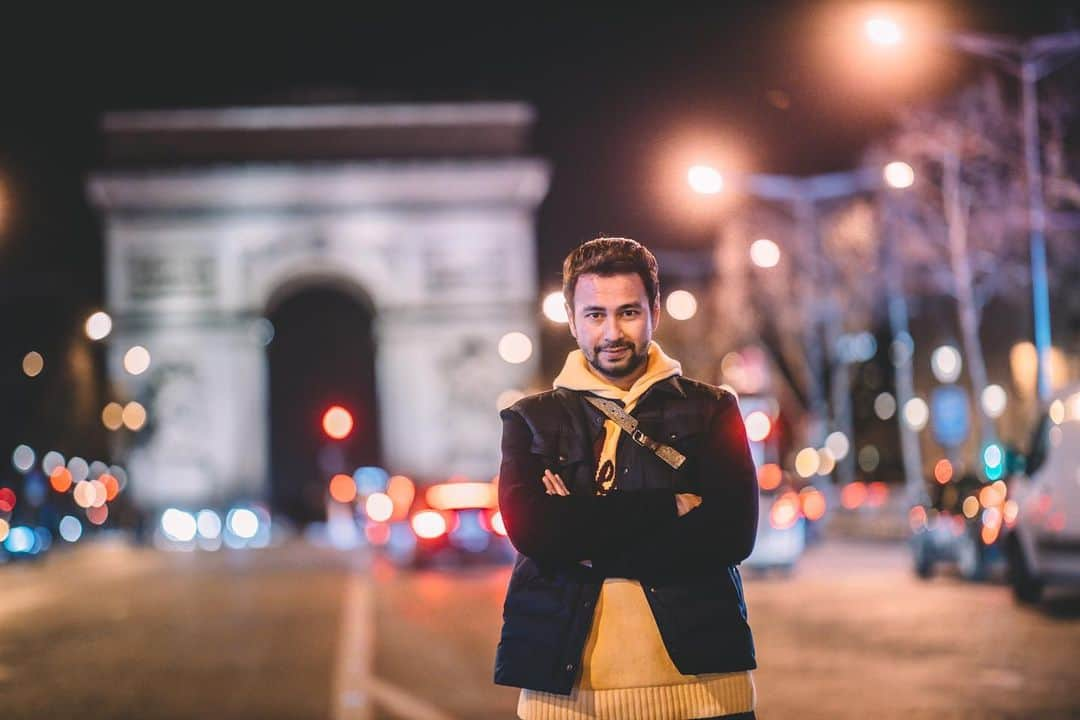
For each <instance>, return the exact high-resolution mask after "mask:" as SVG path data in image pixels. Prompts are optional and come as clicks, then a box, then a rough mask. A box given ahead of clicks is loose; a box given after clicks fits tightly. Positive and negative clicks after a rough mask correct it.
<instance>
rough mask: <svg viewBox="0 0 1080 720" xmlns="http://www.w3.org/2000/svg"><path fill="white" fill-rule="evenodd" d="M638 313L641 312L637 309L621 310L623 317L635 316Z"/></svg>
mask: <svg viewBox="0 0 1080 720" xmlns="http://www.w3.org/2000/svg"><path fill="white" fill-rule="evenodd" d="M640 314H641V312H640V311H639V310H623V315H624V316H625V317H637V316H638V315H640Z"/></svg>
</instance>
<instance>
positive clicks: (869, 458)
mask: <svg viewBox="0 0 1080 720" xmlns="http://www.w3.org/2000/svg"><path fill="white" fill-rule="evenodd" d="M858 461H859V467H860V468H862V469H863V470H864V471H865V472H874V471H875V470H877V467H878V464H879V463H880V462H881V453H880V452H879V451H878V449H877V446H875V445H863V447H862V448H861V449H860V450H859V457H858Z"/></svg>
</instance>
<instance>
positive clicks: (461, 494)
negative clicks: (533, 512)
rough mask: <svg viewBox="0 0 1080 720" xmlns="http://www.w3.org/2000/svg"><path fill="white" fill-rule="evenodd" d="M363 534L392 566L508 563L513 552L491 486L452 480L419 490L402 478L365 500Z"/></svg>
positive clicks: (494, 492) (494, 488)
mask: <svg viewBox="0 0 1080 720" xmlns="http://www.w3.org/2000/svg"><path fill="white" fill-rule="evenodd" d="M362 513H363V515H364V518H365V526H364V534H365V536H366V537H367V539H368V542H370V543H371V544H372V545H373V546H374V547H376V548H379V549H380V550H381V551H382V552H383V553H385V555H386V556H387V557H388V558H389V559H390V560H391V562H393V563H394V564H395V565H398V566H400V567H416V568H418V567H425V566H429V565H434V564H442V565H462V564H466V563H481V562H510V561H512V560H513V558H514V549H513V546H512V545H511V544H510V540H509V539H508V538H507V537H506V527H505V526H504V525H503V521H502V515H501V514H500V513H499V510H498V487H497V484H496V483H495V482H474V481H468V480H462V479H451V480H449V481H447V482H443V483H436V484H434V485H429V486H427V487H425V488H422V492H418V491H417V489H416V488H415V486H414V485H413V483H412V481H411V480H409V479H408V478H405V477H403V476H400V475H399V476H395V477H393V478H390V481H389V482H388V484H387V487H386V491H385V492H376V493H372V494H370V495H368V496H367V498H366V499H365V500H364V502H363V509H362Z"/></svg>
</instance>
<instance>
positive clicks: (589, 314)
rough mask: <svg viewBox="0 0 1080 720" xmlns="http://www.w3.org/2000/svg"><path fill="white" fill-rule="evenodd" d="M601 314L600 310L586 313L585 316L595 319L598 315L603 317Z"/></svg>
mask: <svg viewBox="0 0 1080 720" xmlns="http://www.w3.org/2000/svg"><path fill="white" fill-rule="evenodd" d="M601 316H602V315H601V313H598V312H587V313H585V317H587V318H588V319H589V320H595V319H597V318H598V317H601Z"/></svg>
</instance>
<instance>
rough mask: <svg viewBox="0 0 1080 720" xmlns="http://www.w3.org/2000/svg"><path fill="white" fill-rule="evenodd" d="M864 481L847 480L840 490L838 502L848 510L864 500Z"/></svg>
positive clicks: (853, 508) (865, 494)
mask: <svg viewBox="0 0 1080 720" xmlns="http://www.w3.org/2000/svg"><path fill="white" fill-rule="evenodd" d="M867 494H868V493H867V490H866V483H864V482H860V481H858V480H856V481H855V482H849V483H848V484H847V485H845V486H844V487H843V488H841V490H840V504H841V505H843V506H844V507H845V508H846V509H848V510H855V509H856V508H858V507H860V506H861V505H862V504H863V503H864V502H866V496H867Z"/></svg>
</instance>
